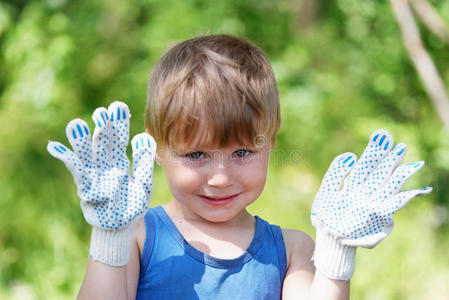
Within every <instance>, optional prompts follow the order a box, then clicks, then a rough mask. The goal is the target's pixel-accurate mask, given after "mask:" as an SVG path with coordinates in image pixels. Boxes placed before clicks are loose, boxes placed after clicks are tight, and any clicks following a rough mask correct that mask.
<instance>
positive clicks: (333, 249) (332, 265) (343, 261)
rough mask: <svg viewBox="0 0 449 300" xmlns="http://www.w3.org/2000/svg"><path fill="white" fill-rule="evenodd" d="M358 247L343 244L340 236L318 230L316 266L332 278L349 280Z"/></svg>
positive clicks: (315, 254)
mask: <svg viewBox="0 0 449 300" xmlns="http://www.w3.org/2000/svg"><path fill="white" fill-rule="evenodd" d="M355 252H356V247H350V246H345V245H342V244H341V243H340V241H339V238H336V237H335V236H333V235H332V234H330V233H328V232H326V231H324V230H317V231H316V242H315V252H314V254H313V258H312V259H313V260H314V263H315V267H316V268H317V269H318V271H320V272H321V273H322V274H323V275H325V276H326V277H328V278H331V279H337V280H349V279H351V277H352V274H353V273H354V261H355Z"/></svg>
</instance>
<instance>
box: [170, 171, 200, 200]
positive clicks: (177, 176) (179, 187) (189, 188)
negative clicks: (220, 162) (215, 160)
mask: <svg viewBox="0 0 449 300" xmlns="http://www.w3.org/2000/svg"><path fill="white" fill-rule="evenodd" d="M165 175H166V177H167V182H168V185H169V187H170V190H171V191H172V193H173V194H184V193H190V192H193V191H195V190H196V189H197V187H198V186H199V185H200V184H201V178H202V176H201V173H200V172H199V171H197V170H192V169H189V168H185V167H183V166H177V167H176V168H170V169H169V170H165Z"/></svg>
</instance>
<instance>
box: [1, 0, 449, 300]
mask: <svg viewBox="0 0 449 300" xmlns="http://www.w3.org/2000/svg"><path fill="white" fill-rule="evenodd" d="M431 4H432V5H433V7H434V9H435V11H436V12H438V14H439V16H440V17H441V18H442V20H444V22H445V23H446V25H448V24H449V0H442V1H437V0H433V1H431ZM417 22H418V25H419V29H420V33H421V38H422V40H423V44H424V47H425V49H426V50H427V51H428V53H429V55H430V56H431V58H432V59H433V62H434V64H435V65H436V66H437V69H438V72H439V74H440V76H441V78H442V79H443V81H444V82H445V84H446V87H447V86H449V51H448V50H449V46H448V44H446V43H445V42H444V41H443V40H442V39H440V38H439V37H438V36H437V35H435V34H434V33H433V32H431V30H429V29H428V28H427V27H426V26H424V25H423V23H422V22H421V21H419V19H417ZM448 26H449V25H448ZM213 33H227V34H233V35H237V36H242V37H246V38H248V39H249V40H251V41H253V42H255V43H256V44H257V45H259V46H260V47H261V48H262V49H264V50H265V51H266V53H267V54H268V56H269V58H270V59H271V61H272V64H273V68H274V70H275V74H276V78H277V81H278V84H279V90H280V94H281V107H282V127H281V131H280V134H279V136H278V139H277V145H276V151H275V156H274V157H273V159H272V161H271V165H270V172H269V176H268V180H267V186H266V189H265V191H264V193H263V194H262V196H261V197H260V199H259V200H257V201H256V202H255V203H254V204H253V205H252V206H251V207H250V211H251V212H252V213H254V214H257V215H259V216H261V217H263V218H264V219H266V220H268V221H269V222H270V223H274V224H279V225H281V226H284V227H287V228H296V229H300V230H303V231H305V232H307V233H308V234H309V235H311V236H312V237H314V235H315V231H314V228H313V227H312V226H311V224H310V219H309V212H310V208H311V204H312V201H313V197H314V194H315V193H316V191H317V189H318V187H319V184H320V181H321V178H322V176H323V175H324V173H325V171H326V169H327V167H328V165H329V164H330V162H331V161H332V159H333V157H334V156H336V155H338V154H340V153H342V152H346V151H352V152H355V153H356V154H358V155H360V153H361V152H362V151H363V149H364V147H365V145H366V143H367V141H368V137H369V135H370V133H371V132H373V131H374V130H375V129H378V128H384V129H387V130H389V131H390V132H391V133H392V134H393V136H394V137H395V139H396V142H405V143H406V144H407V145H408V154H407V155H406V157H405V161H406V162H410V161H414V160H425V161H426V166H425V168H424V169H422V170H421V171H420V172H419V173H418V174H417V175H415V176H414V177H413V178H412V179H411V180H410V182H408V183H407V185H406V187H405V188H415V187H421V186H426V185H431V186H433V187H434V192H433V193H432V194H431V195H430V196H425V197H420V198H416V199H413V200H412V201H411V202H410V203H409V205H407V206H406V207H405V208H404V209H403V210H402V211H400V212H399V213H397V215H396V216H395V221H396V225H395V228H394V230H393V232H392V234H391V235H390V236H389V237H388V238H387V239H386V240H385V241H384V242H382V243H381V244H380V245H379V246H378V247H376V248H375V249H373V250H365V249H360V250H358V255H357V260H356V272H355V276H354V278H353V280H352V283H351V295H352V298H353V299H447V297H448V295H449V284H448V283H449V255H448V253H449V232H448V228H449V225H448V209H449V204H448V199H449V196H448V193H449V186H448V184H449V129H446V128H445V127H444V125H443V123H442V121H441V120H440V118H439V117H438V114H437V111H436V108H435V107H434V106H433V105H432V102H431V100H430V98H429V96H428V93H427V92H426V90H425V88H424V86H423V84H422V83H421V80H420V77H419V76H418V73H417V72H416V71H415V68H414V66H413V63H412V60H411V59H410V57H409V55H408V53H407V50H406V48H405V46H404V43H403V39H402V37H401V31H400V28H399V26H398V23H397V22H396V20H395V16H394V14H393V13H392V9H391V5H390V2H389V1H372V0H337V1H326V0H320V1H317V0H281V1H272V0H227V1H212V0H195V1H194V0H183V1H169V0H146V1H144V0H142V1H114V0H102V1H87V0H79V1H68V0H47V1H44V0H42V1H38V0H33V1H25V0H14V1H12V0H10V1H8V0H7V1H6V2H5V1H2V2H0V298H1V299H20V300H27V299H74V298H75V296H76V293H77V291H78V289H79V286H80V284H81V280H82V278H83V276H84V272H85V268H86V264H87V256H88V245H89V238H90V226H88V225H87V223H86V222H85V221H84V218H83V215H82V212H81V209H80V207H79V199H78V197H77V195H76V189H75V185H74V183H73V180H72V177H71V175H70V173H69V172H68V171H67V170H66V168H65V166H64V164H63V163H61V162H60V161H57V160H56V159H54V158H53V157H51V156H50V155H49V154H48V153H47V151H46V145H47V141H48V140H56V141H61V142H63V143H65V144H66V145H68V142H67V139H66V137H65V126H66V124H67V123H68V122H69V121H70V120H71V119H73V118H76V117H81V118H83V119H85V120H87V121H88V122H89V124H90V125H91V126H92V127H93V123H92V121H91V118H90V117H91V113H92V112H93V110H94V109H95V108H96V107H99V106H107V105H108V104H109V103H111V102H112V101H115V100H121V101H124V102H126V103H127V104H128V105H129V107H130V109H131V112H132V119H131V135H134V134H136V133H138V132H141V131H143V118H144V108H145V94H146V82H147V78H148V75H149V73H150V71H151V69H152V67H153V66H154V64H155V63H156V61H157V60H158V59H159V57H160V56H161V55H162V54H163V53H164V51H165V50H166V49H167V48H168V47H170V46H171V45H173V44H174V43H176V42H179V41H182V40H185V39H188V38H191V37H194V36H197V35H200V34H213ZM446 91H447V89H446ZM92 127H91V128H92ZM169 199H170V194H169V191H168V188H167V185H166V182H165V177H164V174H163V172H162V170H161V169H160V168H159V167H157V168H156V174H155V195H154V198H153V200H152V202H151V206H155V205H158V204H162V203H165V202H166V201H168V200H169Z"/></svg>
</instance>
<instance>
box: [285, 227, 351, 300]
mask: <svg viewBox="0 0 449 300" xmlns="http://www.w3.org/2000/svg"><path fill="white" fill-rule="evenodd" d="M282 234H283V236H284V240H285V244H286V249H287V255H288V257H289V259H288V261H289V265H288V267H287V273H286V275H285V279H284V284H283V288H282V299H283V300H294V299H313V300H315V299H323V300H324V299H325V300H344V299H349V281H343V280H334V279H330V278H328V277H326V276H324V275H323V274H321V273H320V272H319V271H318V270H316V269H315V266H314V265H313V262H312V260H311V258H312V255H313V251H314V248H315V243H314V242H313V240H312V239H311V238H310V237H309V236H307V235H306V234H305V233H303V232H300V231H297V230H291V229H283V231H282Z"/></svg>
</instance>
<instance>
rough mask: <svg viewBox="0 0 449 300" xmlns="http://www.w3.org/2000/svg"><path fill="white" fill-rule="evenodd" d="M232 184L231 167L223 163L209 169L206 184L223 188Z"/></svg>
mask: <svg viewBox="0 0 449 300" xmlns="http://www.w3.org/2000/svg"><path fill="white" fill-rule="evenodd" d="M233 183H234V179H233V175H232V169H231V166H227V165H225V164H223V163H221V164H218V165H215V166H213V167H211V170H210V172H209V176H208V179H207V184H208V185H209V186H212V187H217V188H224V187H228V186H231V185H232V184H233Z"/></svg>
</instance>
